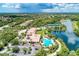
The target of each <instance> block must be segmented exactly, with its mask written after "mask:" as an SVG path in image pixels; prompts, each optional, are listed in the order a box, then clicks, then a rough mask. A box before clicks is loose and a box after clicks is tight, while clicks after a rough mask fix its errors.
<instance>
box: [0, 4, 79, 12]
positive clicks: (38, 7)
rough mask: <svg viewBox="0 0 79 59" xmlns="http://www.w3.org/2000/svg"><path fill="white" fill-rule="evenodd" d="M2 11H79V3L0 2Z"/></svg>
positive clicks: (0, 10)
mask: <svg viewBox="0 0 79 59" xmlns="http://www.w3.org/2000/svg"><path fill="white" fill-rule="evenodd" d="M0 13H79V3H0Z"/></svg>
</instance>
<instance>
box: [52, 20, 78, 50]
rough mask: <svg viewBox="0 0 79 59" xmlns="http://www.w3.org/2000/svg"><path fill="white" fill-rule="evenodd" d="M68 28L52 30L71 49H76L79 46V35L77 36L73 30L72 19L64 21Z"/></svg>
mask: <svg viewBox="0 0 79 59" xmlns="http://www.w3.org/2000/svg"><path fill="white" fill-rule="evenodd" d="M62 24H64V25H65V26H66V28H67V30H66V31H65V32H52V34H54V35H56V36H57V37H58V38H61V39H62V40H63V41H64V42H65V44H66V45H67V47H68V48H69V50H76V49H77V48H79V37H77V36H76V35H75V34H74V32H73V27H72V21H71V20H66V21H64V22H62Z"/></svg>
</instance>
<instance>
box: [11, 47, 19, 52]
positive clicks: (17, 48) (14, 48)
mask: <svg viewBox="0 0 79 59" xmlns="http://www.w3.org/2000/svg"><path fill="white" fill-rule="evenodd" d="M12 51H13V52H14V53H18V52H19V51H20V49H19V47H13V48H12Z"/></svg>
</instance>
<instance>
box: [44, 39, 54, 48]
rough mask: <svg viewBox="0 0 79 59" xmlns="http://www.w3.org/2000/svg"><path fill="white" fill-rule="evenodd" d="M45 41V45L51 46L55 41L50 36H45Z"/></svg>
mask: <svg viewBox="0 0 79 59" xmlns="http://www.w3.org/2000/svg"><path fill="white" fill-rule="evenodd" d="M43 43H44V46H45V47H49V46H50V45H52V44H53V43H54V41H53V40H52V39H49V38H43Z"/></svg>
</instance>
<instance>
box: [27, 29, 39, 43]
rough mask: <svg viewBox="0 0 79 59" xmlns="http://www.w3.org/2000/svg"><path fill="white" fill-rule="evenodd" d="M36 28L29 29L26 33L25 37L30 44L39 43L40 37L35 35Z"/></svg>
mask: <svg viewBox="0 0 79 59" xmlns="http://www.w3.org/2000/svg"><path fill="white" fill-rule="evenodd" d="M36 30H37V29H36V28H31V29H29V30H28V31H27V33H26V36H27V38H29V39H30V41H31V42H39V41H40V35H39V34H36Z"/></svg>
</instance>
